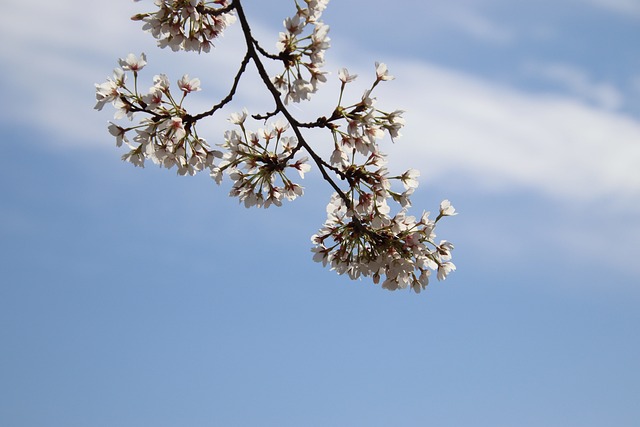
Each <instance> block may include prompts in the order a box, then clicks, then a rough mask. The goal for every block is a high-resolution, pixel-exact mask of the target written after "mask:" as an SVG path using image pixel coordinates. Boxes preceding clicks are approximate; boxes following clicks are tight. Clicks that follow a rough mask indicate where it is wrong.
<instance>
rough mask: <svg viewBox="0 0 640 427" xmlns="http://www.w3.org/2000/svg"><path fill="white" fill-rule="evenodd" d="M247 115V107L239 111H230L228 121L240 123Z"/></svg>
mask: <svg viewBox="0 0 640 427" xmlns="http://www.w3.org/2000/svg"><path fill="white" fill-rule="evenodd" d="M248 115H249V112H248V111H247V109H246V108H243V109H242V112H240V113H231V115H230V116H229V121H230V122H231V123H233V124H234V125H241V124H243V123H244V121H245V120H247V116H248Z"/></svg>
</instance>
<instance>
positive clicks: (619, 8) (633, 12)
mask: <svg viewBox="0 0 640 427" xmlns="http://www.w3.org/2000/svg"><path fill="white" fill-rule="evenodd" d="M581 1H582V2H584V3H590V4H592V5H593V6H596V7H598V8H600V9H603V10H607V11H609V12H614V13H617V14H620V15H624V16H627V17H634V18H640V2H638V1H637V0H581Z"/></svg>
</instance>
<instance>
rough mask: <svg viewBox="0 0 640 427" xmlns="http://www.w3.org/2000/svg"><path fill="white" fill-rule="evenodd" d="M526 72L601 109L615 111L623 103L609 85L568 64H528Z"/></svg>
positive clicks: (615, 90) (616, 90) (618, 93)
mask: <svg viewBox="0 0 640 427" xmlns="http://www.w3.org/2000/svg"><path fill="white" fill-rule="evenodd" d="M525 68H526V72H528V73H529V74H534V75H537V76H539V77H542V78H543V79H546V80H550V81H552V82H555V83H558V84H560V85H562V86H564V87H565V88H566V89H567V90H568V91H570V92H571V93H573V94H575V95H577V96H578V97H580V98H583V99H585V100H587V101H592V102H595V103H596V104H598V105H600V106H601V107H603V108H607V109H617V108H620V107H621V106H622V104H623V102H624V98H623V96H622V94H621V93H620V91H619V90H618V89H616V87H615V86H613V85H612V84H610V83H600V82H595V81H593V80H592V79H591V78H590V77H589V75H588V74H587V72H586V71H584V70H582V69H580V68H577V67H574V66H572V65H569V64H561V63H551V64H549V63H540V62H530V63H529V64H527V65H526V67H525Z"/></svg>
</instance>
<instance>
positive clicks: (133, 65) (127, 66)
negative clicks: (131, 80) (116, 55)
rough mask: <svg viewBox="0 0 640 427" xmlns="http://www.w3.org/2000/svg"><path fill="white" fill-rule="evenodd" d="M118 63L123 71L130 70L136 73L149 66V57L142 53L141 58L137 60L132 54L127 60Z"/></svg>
mask: <svg viewBox="0 0 640 427" xmlns="http://www.w3.org/2000/svg"><path fill="white" fill-rule="evenodd" d="M118 62H119V64H120V66H121V67H122V69H124V70H130V71H133V72H134V73H135V72H138V71H140V70H142V68H144V66H145V65H147V56H146V55H145V54H144V53H142V54H140V58H137V57H136V56H135V55H134V54H133V53H130V54H129V55H127V57H126V58H124V59H120V60H119V61H118Z"/></svg>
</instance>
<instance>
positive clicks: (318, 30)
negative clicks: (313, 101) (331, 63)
mask: <svg viewBox="0 0 640 427" xmlns="http://www.w3.org/2000/svg"><path fill="white" fill-rule="evenodd" d="M328 3H329V0H305V5H306V7H301V6H300V5H298V4H297V3H296V9H297V11H296V14H295V15H293V16H292V17H290V18H287V19H285V21H284V27H285V31H284V32H281V33H280V36H279V39H278V42H277V44H276V48H277V50H278V52H279V57H280V58H281V59H282V61H283V63H284V67H285V68H284V71H283V72H282V73H280V74H278V75H276V76H275V77H274V78H273V83H274V85H275V86H276V88H278V90H280V92H281V93H283V94H284V102H285V104H286V103H288V102H289V101H292V102H300V101H302V100H308V99H309V97H310V95H311V94H312V93H315V92H316V91H317V89H318V84H319V83H323V82H326V81H327V78H326V74H327V73H326V72H324V71H322V70H321V68H322V66H323V65H324V55H325V51H326V50H327V49H328V48H329V46H330V44H329V41H330V39H329V37H328V34H329V26H328V25H326V24H324V23H323V22H321V21H320V16H321V15H322V12H323V11H324V9H325V8H326V7H327V4H328ZM309 25H310V26H312V27H313V29H312V30H311V33H310V34H308V35H305V30H306V28H307V26H309Z"/></svg>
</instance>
